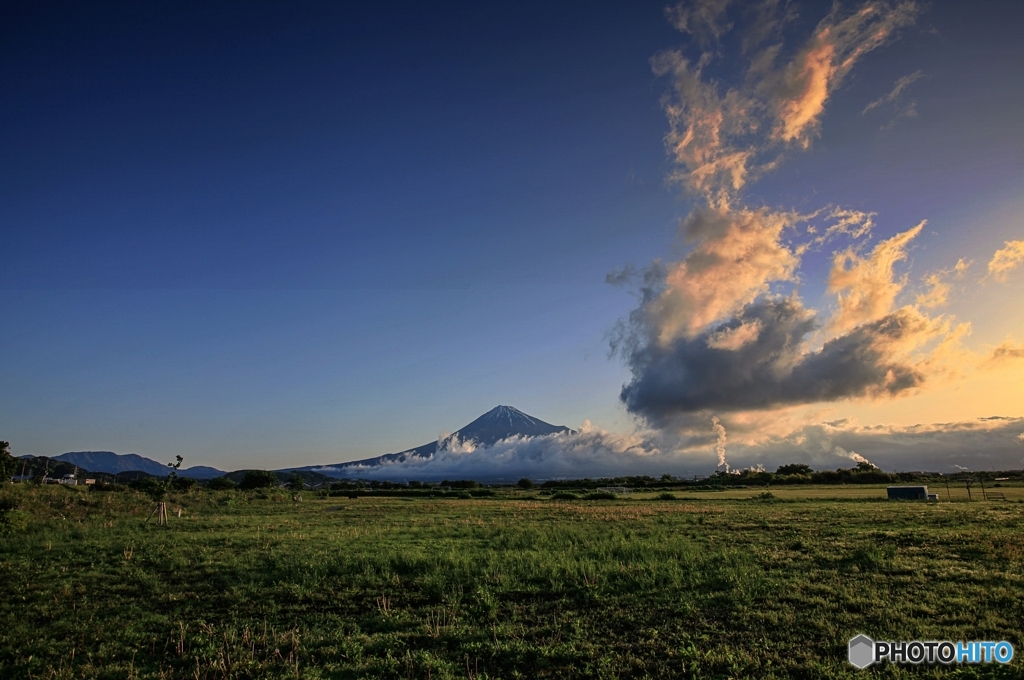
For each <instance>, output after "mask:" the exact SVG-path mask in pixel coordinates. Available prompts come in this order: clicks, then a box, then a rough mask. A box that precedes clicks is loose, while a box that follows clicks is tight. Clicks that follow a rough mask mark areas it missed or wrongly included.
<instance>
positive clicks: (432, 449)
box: [286, 406, 573, 478]
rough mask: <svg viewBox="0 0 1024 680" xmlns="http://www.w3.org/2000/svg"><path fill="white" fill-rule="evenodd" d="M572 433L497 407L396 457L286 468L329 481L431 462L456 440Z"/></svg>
mask: <svg viewBox="0 0 1024 680" xmlns="http://www.w3.org/2000/svg"><path fill="white" fill-rule="evenodd" d="M572 431H573V430H571V429H570V428H568V427H565V426H564V425H552V424H551V423H546V422H544V421H543V420H540V419H539V418H534V417H533V416H530V415H527V414H525V413H523V412H522V411H520V410H519V409H517V408H514V407H512V406H496V407H494V408H492V409H491V410H490V411H488V412H487V413H485V414H483V415H482V416H480V417H479V418H477V419H476V420H474V421H473V422H471V423H470V424H469V425H466V426H465V427H463V428H462V429H460V430H458V431H456V432H455V433H453V434H451V435H448V436H447V437H444V438H441V439H438V440H437V441H433V442H430V443H428V444H422V445H421V446H417V447H415V448H412V449H406V450H405V451H399V452H398V453H387V454H384V455H382V456H374V457H373V458H364V459H362V460H353V461H349V462H347V463H335V464H333V465H308V466H305V467H300V468H287V470H308V471H311V472H319V473H322V474H325V475H329V476H331V477H338V478H343V477H346V476H349V475H352V474H354V473H356V472H357V471H358V470H359V469H362V468H367V467H378V466H381V465H388V464H391V463H403V462H405V461H407V460H409V459H416V458H423V459H427V458H430V457H432V456H433V455H434V454H435V453H437V452H438V451H439V450H440V451H443V450H445V449H446V448H447V446H448V444H449V443H450V442H452V441H453V440H454V439H456V438H458V440H459V441H460V442H472V443H473V444H475V445H476V446H478V447H488V446H493V445H494V444H496V443H498V442H499V441H501V440H502V439H508V438H509V437H542V436H545V435H549V434H557V433H560V432H572ZM287 470H286V471H287Z"/></svg>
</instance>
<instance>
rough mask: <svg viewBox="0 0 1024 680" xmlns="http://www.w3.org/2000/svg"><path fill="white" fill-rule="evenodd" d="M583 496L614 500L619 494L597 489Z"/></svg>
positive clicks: (586, 498) (595, 499) (593, 499)
mask: <svg viewBox="0 0 1024 680" xmlns="http://www.w3.org/2000/svg"><path fill="white" fill-rule="evenodd" d="M662 495H664V494H662ZM583 498H584V499H585V500H588V501H614V500H615V499H617V498H618V496H616V495H615V494H613V493H612V492H611V491H595V492H593V493H588V494H587V495H586V496H584V497H583Z"/></svg>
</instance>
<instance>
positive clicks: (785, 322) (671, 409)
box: [619, 298, 965, 427]
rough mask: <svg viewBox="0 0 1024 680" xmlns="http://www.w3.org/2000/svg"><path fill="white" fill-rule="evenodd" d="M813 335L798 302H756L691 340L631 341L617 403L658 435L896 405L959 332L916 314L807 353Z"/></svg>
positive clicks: (812, 323) (907, 310)
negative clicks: (716, 418) (818, 407)
mask: <svg viewBox="0 0 1024 680" xmlns="http://www.w3.org/2000/svg"><path fill="white" fill-rule="evenodd" d="M819 327H820V324H819V322H818V321H817V319H816V316H815V314H814V312H813V311H811V310H807V309H805V308H804V307H803V305H802V304H801V303H800V302H799V300H797V299H794V298H762V299H759V300H757V301H756V302H753V303H751V304H748V305H747V306H746V307H744V309H743V310H742V311H741V312H740V313H738V314H737V315H736V316H735V317H733V318H732V319H730V320H728V321H726V322H723V323H722V324H721V325H719V326H715V327H712V328H710V329H708V330H706V331H704V332H702V333H700V334H698V335H696V336H693V337H680V338H677V339H675V340H673V341H671V342H669V343H664V344H663V343H657V342H644V341H643V340H642V337H641V338H636V339H634V341H633V342H632V343H625V344H623V345H622V346H621V347H620V348H619V349H620V351H622V352H623V353H624V354H625V356H626V360H627V363H628V365H629V367H630V369H631V371H632V374H633V377H632V380H631V381H630V382H629V383H628V384H627V385H625V386H624V387H623V389H622V393H621V395H620V397H621V399H622V401H623V402H624V403H625V405H626V408H627V409H628V410H629V411H630V412H632V413H635V414H638V415H641V416H643V417H645V418H646V419H647V420H648V421H649V422H651V423H652V424H654V425H656V426H661V427H664V426H670V425H671V424H672V422H673V420H674V419H675V418H676V417H677V416H680V415H687V414H694V413H700V412H715V413H722V412H731V411H744V410H751V409H774V408H779V407H782V406H787V405H794V404H811V403H816V402H829V401H837V400H842V399H850V398H861V397H872V398H880V397H894V396H898V395H900V394H904V393H908V392H911V391H913V390H915V389H916V388H918V387H920V386H922V385H923V384H924V383H925V381H926V379H927V376H928V374H929V373H939V372H940V369H941V368H942V365H943V361H944V360H945V359H948V358H950V356H952V355H953V354H954V353H953V350H954V349H955V348H956V347H957V346H958V342H959V339H960V338H961V337H962V335H963V333H964V331H965V329H964V327H963V326H956V327H952V326H951V324H950V323H949V322H948V320H946V319H942V318H940V319H932V318H930V317H928V316H925V315H923V314H921V313H920V312H919V311H918V310H917V309H916V308H915V307H903V308H901V309H898V310H895V311H893V312H891V313H889V314H887V315H886V316H884V317H882V318H880V319H877V320H874V321H872V322H870V323H865V324H861V325H859V326H857V327H856V328H854V329H853V330H851V331H850V332H848V333H846V334H844V335H839V336H836V337H833V338H831V339H830V340H828V341H827V342H825V343H824V345H822V346H821V347H820V348H817V349H814V348H811V347H809V346H808V344H807V341H808V339H809V337H810V336H811V334H812V333H813V332H814V331H816V330H817V329H818V328H819ZM744 328H756V329H757V333H756V334H754V333H752V332H747V331H742V330H741V329H744ZM740 332H743V333H744V335H746V337H745V338H744V342H742V343H738V342H737V343H735V344H734V345H729V346H725V345H724V344H723V342H722V338H731V337H732V335H733V334H736V333H740ZM641 335H642V331H641ZM935 341H939V342H938V344H935Z"/></svg>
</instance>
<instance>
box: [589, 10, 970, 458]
mask: <svg viewBox="0 0 1024 680" xmlns="http://www.w3.org/2000/svg"><path fill="white" fill-rule="evenodd" d="M729 9H730V7H729V4H728V3H725V2H698V3H688V4H682V5H678V6H676V7H674V8H673V9H672V10H670V11H669V17H670V19H671V20H672V21H673V23H674V25H676V27H677V28H679V29H680V30H682V31H683V32H685V33H688V34H690V35H693V36H695V37H697V38H699V41H700V42H701V44H702V45H705V46H706V45H707V44H711V43H715V44H718V41H720V40H721V39H722V38H723V36H724V35H725V33H727V32H729V31H732V30H738V32H739V33H740V35H741V42H742V45H743V49H744V53H745V54H748V55H749V59H748V63H749V64H750V66H749V68H748V69H747V73H746V78H745V79H744V80H743V81H742V83H741V84H739V85H736V86H734V87H723V86H722V85H721V84H720V83H719V82H718V81H716V80H713V79H710V78H708V77H707V76H706V73H707V71H708V70H709V69H710V66H711V64H712V62H713V61H715V59H716V58H718V57H717V56H716V54H717V53H716V52H712V51H703V52H702V53H701V54H700V57H699V58H697V59H693V58H690V57H687V56H684V53H683V51H681V50H674V51H667V52H663V53H661V54H659V55H657V56H656V57H655V58H654V59H652V68H653V70H654V72H655V73H656V74H658V75H660V76H665V77H667V78H668V79H669V81H670V90H669V93H668V95H667V96H666V97H665V99H664V100H663V107H664V110H665V114H666V117H667V119H668V122H669V131H668V133H667V135H666V138H665V141H666V146H667V149H668V152H669V154H670V156H671V157H672V159H673V160H674V161H675V163H676V165H677V169H676V171H675V172H674V173H673V174H672V175H671V179H672V180H673V181H675V182H678V183H679V184H681V185H682V186H683V187H685V189H686V190H687V191H688V192H689V193H691V194H694V195H695V196H696V197H697V201H696V204H695V206H694V208H693V209H692V211H691V212H690V214H689V215H688V216H687V217H686V218H685V219H684V220H683V221H682V223H681V225H680V237H681V238H680V240H681V243H682V245H683V247H684V248H686V254H685V255H684V256H682V257H681V258H680V259H678V260H677V261H675V262H668V263H661V262H656V263H655V264H654V265H652V266H651V267H649V268H648V269H646V270H644V271H643V273H642V283H640V284H639V286H638V293H639V295H638V297H639V300H640V304H639V305H638V307H637V308H636V309H635V310H634V311H633V312H632V313H631V314H630V316H629V318H628V319H626V320H623V321H621V322H620V323H619V325H618V326H617V328H616V330H615V332H614V333H613V334H612V349H613V351H614V352H617V353H619V354H620V355H621V356H622V357H624V359H625V361H626V363H627V365H628V366H629V368H630V370H631V373H632V379H631V380H630V382H629V383H628V384H626V385H625V386H624V387H623V389H622V392H621V394H620V398H621V400H622V401H623V403H624V404H625V405H626V407H627V409H628V410H629V411H630V412H632V413H634V414H637V415H640V416H642V417H643V418H645V419H646V421H647V422H648V423H650V424H652V425H654V426H656V427H661V428H666V427H671V428H675V429H678V428H679V427H680V426H681V423H684V422H685V423H686V427H688V428H691V427H695V425H694V423H695V422H702V423H704V425H703V427H704V428H705V429H706V428H707V422H708V419H709V418H711V417H712V413H715V414H730V413H737V412H742V411H748V412H749V411H757V410H777V409H780V408H786V407H791V406H794V405H803V404H812V403H816V402H833V401H837V400H843V399H859V398H891V397H895V396H899V395H903V394H907V393H911V392H913V391H915V390H916V389H918V388H919V387H921V386H922V385H924V384H925V383H926V382H927V381H929V379H931V378H932V377H937V376H940V375H951V374H953V373H955V370H954V369H952V368H950V366H951V363H952V362H951V360H952V359H953V358H956V357H959V356H960V354H959V353H962V348H961V346H960V340H961V339H962V338H963V337H964V336H965V335H966V334H967V333H968V332H969V328H970V327H969V326H968V325H965V324H960V325H955V324H953V323H952V322H951V320H950V319H948V318H946V317H937V318H932V317H929V316H927V315H926V314H924V313H922V312H921V311H920V307H927V306H933V305H937V304H939V303H940V300H941V301H944V300H945V297H946V295H947V294H948V288H946V289H944V288H943V286H944V285H945V284H944V282H943V280H942V279H941V278H933V279H931V282H930V284H931V288H932V290H931V292H930V293H928V294H922V296H919V301H918V304H919V306H905V307H901V308H898V309H897V299H898V297H899V296H900V294H901V293H902V292H903V290H904V289H905V288H906V285H907V280H908V277H907V275H902V276H900V275H898V274H897V272H896V265H898V264H899V263H900V262H902V261H904V260H906V259H907V252H908V248H909V244H910V243H911V241H912V240H913V239H914V238H915V237H916V236H917V235H918V234H920V232H921V230H922V229H923V227H924V224H925V222H924V221H922V222H921V223H920V224H918V225H917V226H915V227H914V228H912V229H909V230H907V231H904V232H902V233H899V234H897V235H895V236H893V237H891V238H889V239H886V240H884V241H882V242H881V243H879V244H878V245H877V246H875V248H874V249H873V250H871V252H870V253H868V254H863V252H862V248H861V247H860V246H858V245H856V242H857V240H859V239H863V238H865V237H867V236H869V235H870V234H871V232H872V231H873V229H874V228H875V215H874V213H871V212H867V211H861V210H853V209H848V208H842V207H835V206H830V207H827V208H823V209H820V210H818V211H815V212H813V213H811V214H809V215H801V214H798V213H796V212H794V211H791V210H790V211H787V210H778V209H772V208H768V207H749V206H747V205H745V204H744V203H743V201H742V200H741V192H742V190H743V189H744V188H745V186H746V185H747V183H748V182H749V181H751V180H752V179H754V178H756V177H758V176H760V175H761V174H762V173H765V172H768V171H770V170H771V169H773V168H774V167H776V165H777V164H778V163H779V160H780V157H779V156H778V155H777V154H778V153H779V152H780V150H785V149H786V148H788V147H792V146H794V145H795V146H796V147H798V148H807V147H808V146H809V144H810V142H811V140H812V138H813V137H814V136H815V135H816V134H817V130H818V127H819V125H820V122H821V119H822V116H823V114H824V110H825V105H826V103H827V101H828V99H829V98H830V96H831V94H832V93H833V92H834V91H835V89H836V88H837V87H839V86H840V84H841V83H842V82H843V79H844V78H845V77H846V76H847V75H848V74H849V72H850V71H851V69H852V68H853V67H854V65H855V64H856V63H857V62H858V60H859V59H860V58H861V57H863V56H864V55H865V54H867V53H868V52H870V51H871V50H874V49H876V48H878V47H880V46H881V45H883V44H885V43H886V42H887V41H889V40H890V39H891V38H892V37H893V36H894V35H895V34H896V32H897V31H898V29H899V28H900V27H902V26H907V25H909V24H910V23H912V22H913V20H914V18H915V16H916V13H917V7H916V5H915V4H914V3H913V2H895V3H893V2H871V3H867V4H864V5H862V6H861V7H860V8H859V9H857V10H856V11H854V12H852V13H849V12H843V11H841V10H840V9H839V8H838V7H837V8H836V9H834V10H833V11H832V12H831V13H830V14H829V15H828V16H827V17H825V19H823V20H822V21H821V22H820V23H819V24H818V25H817V27H816V28H815V29H814V31H813V33H812V35H811V36H810V38H809V39H808V40H807V41H806V42H805V43H804V44H802V45H799V46H798V47H797V48H796V49H795V50H790V51H788V52H787V51H786V50H785V46H784V45H783V42H782V39H781V34H780V32H779V31H778V30H777V29H778V28H779V27H780V26H781V25H782V24H783V23H784V22H785V21H786V20H787V19H788V18H790V16H789V15H786V14H785V11H787V10H786V8H785V7H784V6H783V4H781V3H775V2H765V3H761V4H759V5H758V6H757V8H756V9H754V10H753V11H752V13H753V14H754V15H756V19H755V21H754V22H753V25H751V26H741V27H740V28H739V29H736V28H735V26H734V24H733V23H731V22H730V20H729V19H730V16H729ZM750 15H751V11H749V10H748V16H750ZM769 38H771V40H769ZM768 43H771V44H768ZM764 45H767V46H764ZM787 55H788V56H787ZM918 77H920V76H919V74H912V76H908V77H907V78H905V79H901V80H900V81H897V88H895V89H894V94H892V97H893V98H894V99H895V98H896V97H897V96H899V93H900V92H901V91H903V90H904V89H906V87H908V86H909V84H910V83H912V82H913V81H914V80H916V79H917V78H918ZM772 154H776V156H775V157H774V158H772ZM803 224H806V225H807V227H806V237H804V236H803V235H802V234H801V233H800V228H799V227H800V225H803ZM801 239H803V240H801ZM836 239H845V240H847V241H848V243H849V245H847V246H846V247H845V248H844V249H843V250H841V251H839V252H837V253H835V254H834V255H833V258H832V268H831V271H830V274H829V277H828V281H827V284H828V290H829V291H830V292H831V293H832V294H834V295H835V296H836V300H837V308H836V310H835V312H834V313H833V314H832V315H831V318H828V319H827V320H826V321H822V320H819V317H818V314H817V313H816V312H815V311H814V310H810V309H807V308H805V307H804V306H803V303H802V302H801V301H800V299H799V297H797V295H796V286H797V285H798V284H799V283H800V274H799V268H800V264H801V258H802V257H803V256H804V255H805V254H806V253H808V252H810V251H812V250H814V249H817V248H820V247H822V246H824V245H826V244H827V243H830V242H831V241H833V240H836ZM637 278H641V274H640V273H638V272H635V271H632V270H624V271H623V272H620V273H616V274H612V275H609V281H611V282H615V283H622V282H623V281H624V280H627V279H628V280H631V281H636V279H637ZM787 289H788V291H789V294H788V296H787V294H786V290H787ZM702 414H703V415H702ZM714 417H715V418H717V416H714ZM694 419H696V420H694ZM712 424H713V425H714V428H713V429H715V430H717V428H719V427H721V428H724V427H726V425H725V424H724V421H722V420H721V419H717V420H712ZM730 427H731V426H730ZM723 431H724V430H723ZM730 431H731V430H730ZM709 434H710V433H709ZM716 437H717V435H716ZM844 455H845V454H844Z"/></svg>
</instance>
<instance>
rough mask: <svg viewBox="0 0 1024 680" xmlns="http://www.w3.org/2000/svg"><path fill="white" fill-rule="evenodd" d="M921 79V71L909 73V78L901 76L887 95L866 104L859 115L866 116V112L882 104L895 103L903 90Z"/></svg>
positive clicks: (922, 75) (922, 73) (922, 74)
mask: <svg viewBox="0 0 1024 680" xmlns="http://www.w3.org/2000/svg"><path fill="white" fill-rule="evenodd" d="M923 77H924V72H923V71H915V72H913V73H911V74H910V75H909V76H903V77H902V78H900V79H899V80H897V81H896V84H895V85H894V86H893V88H892V91H891V92H889V94H887V95H885V96H884V97H880V98H878V99H876V100H875V101H873V102H871V103H870V104H868V105H867V106H865V107H864V110H863V111H861V115H864V114H866V113H867V112H868V111H871V110H872V109H877V108H878V107H879V106H881V105H882V104H890V103H892V102H894V101H896V100H897V99H898V98H899V96H900V95H901V94H903V91H904V90H906V89H907V88H908V87H910V86H911V85H912V84H913V83H915V82H917V81H918V80H920V79H921V78H923Z"/></svg>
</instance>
